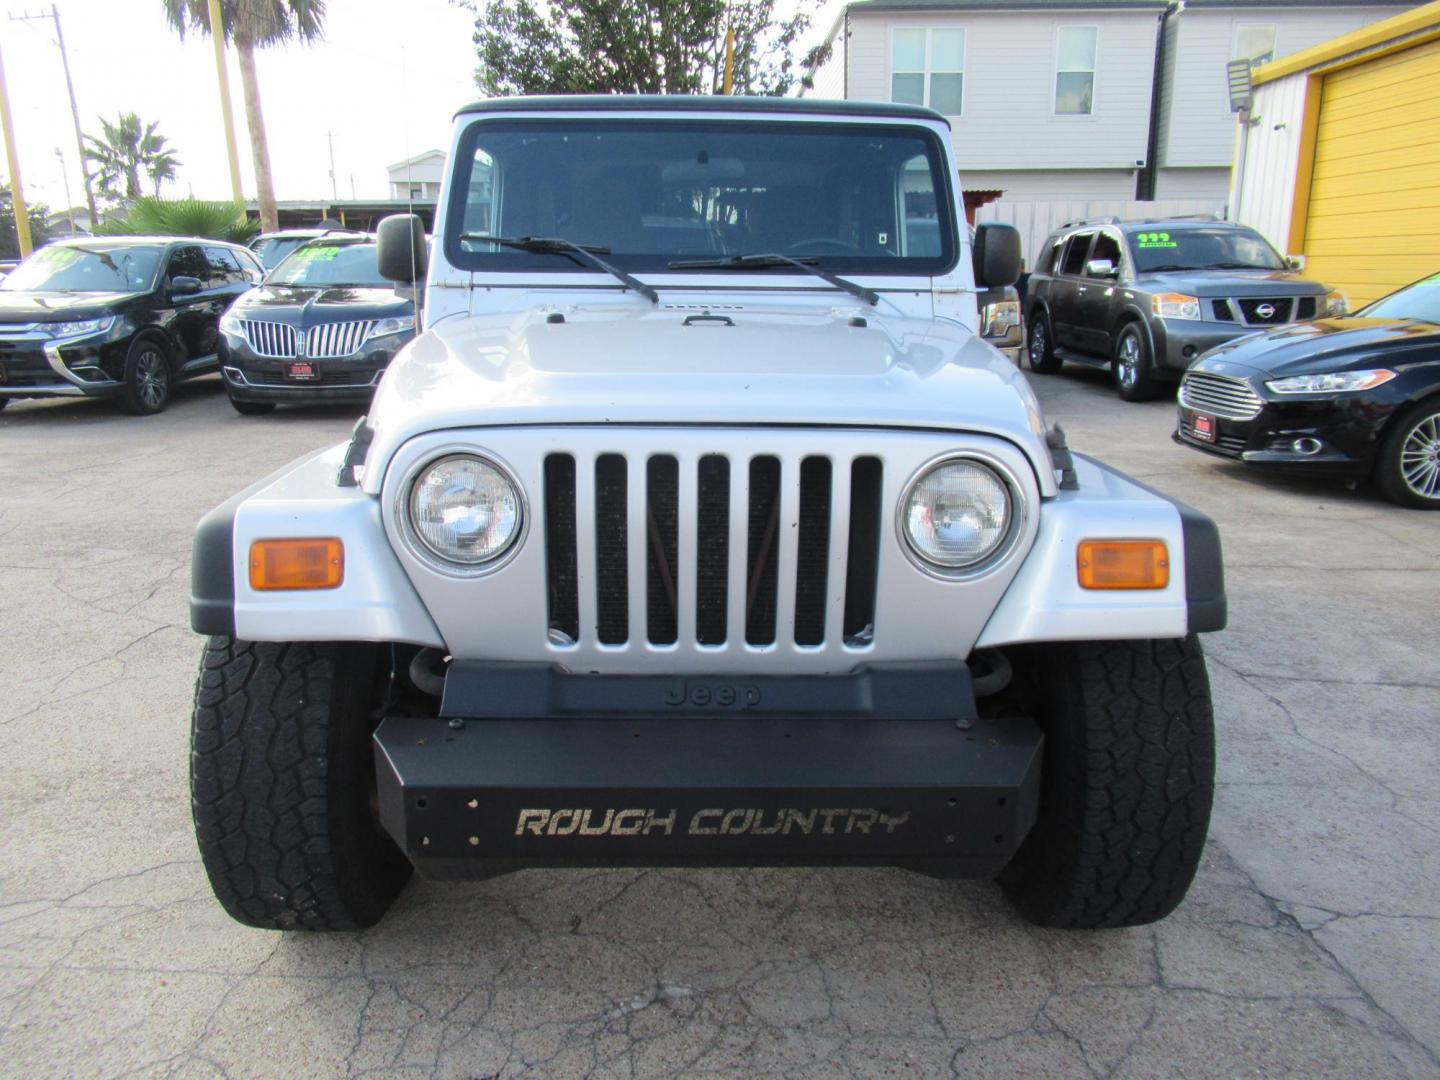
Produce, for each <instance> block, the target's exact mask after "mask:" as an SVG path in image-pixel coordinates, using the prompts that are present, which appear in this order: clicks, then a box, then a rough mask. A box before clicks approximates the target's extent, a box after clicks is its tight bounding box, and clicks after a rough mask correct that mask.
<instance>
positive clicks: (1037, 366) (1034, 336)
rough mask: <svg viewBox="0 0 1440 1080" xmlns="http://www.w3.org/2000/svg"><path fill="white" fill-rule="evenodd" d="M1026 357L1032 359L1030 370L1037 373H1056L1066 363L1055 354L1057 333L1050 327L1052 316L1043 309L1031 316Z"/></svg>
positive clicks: (1026, 335) (1026, 338)
mask: <svg viewBox="0 0 1440 1080" xmlns="http://www.w3.org/2000/svg"><path fill="white" fill-rule="evenodd" d="M1025 357H1026V359H1028V360H1029V361H1030V370H1031V371H1033V372H1035V374H1037V375H1054V374H1055V373H1056V372H1057V371H1059V370H1060V368H1061V367H1062V366H1063V365H1064V363H1065V361H1063V360H1061V359H1060V357H1058V356H1056V355H1055V334H1054V332H1053V331H1052V330H1051V328H1050V316H1049V315H1047V314H1046V313H1045V312H1044V311H1043V310H1041V311H1037V312H1035V314H1033V315H1031V316H1030V326H1029V328H1028V329H1027V330H1026V332H1025Z"/></svg>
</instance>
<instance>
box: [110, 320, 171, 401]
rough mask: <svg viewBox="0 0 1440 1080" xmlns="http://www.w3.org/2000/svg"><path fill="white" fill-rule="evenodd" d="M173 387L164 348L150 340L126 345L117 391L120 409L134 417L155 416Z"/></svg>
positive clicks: (139, 340) (137, 340)
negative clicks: (122, 381)
mask: <svg viewBox="0 0 1440 1080" xmlns="http://www.w3.org/2000/svg"><path fill="white" fill-rule="evenodd" d="M173 383H174V375H173V374H172V372H171V371H170V357H169V356H168V355H167V354H166V351H165V346H163V345H161V344H160V343H159V342H158V341H156V340H155V339H154V338H150V337H138V338H136V339H135V340H134V341H133V342H131V343H130V351H129V353H127V354H126V356H125V382H124V387H123V389H121V391H120V407H121V408H123V409H124V410H125V411H126V412H128V413H130V414H132V415H134V416H150V415H152V414H154V413H158V412H159V411H160V410H161V409H163V408H165V406H166V405H167V404H168V403H169V401H170V388H171V386H172V385H173Z"/></svg>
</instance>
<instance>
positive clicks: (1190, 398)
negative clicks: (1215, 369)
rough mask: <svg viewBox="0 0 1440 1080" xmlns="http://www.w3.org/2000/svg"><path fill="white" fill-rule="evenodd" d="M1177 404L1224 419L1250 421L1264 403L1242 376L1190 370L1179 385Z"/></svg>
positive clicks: (1258, 413)
mask: <svg viewBox="0 0 1440 1080" xmlns="http://www.w3.org/2000/svg"><path fill="white" fill-rule="evenodd" d="M1180 404H1181V405H1184V406H1185V407H1186V408H1187V409H1195V410H1197V411H1198V412H1205V413H1211V414H1213V415H1215V416H1221V417H1224V418H1225V419H1226V420H1253V419H1254V418H1255V417H1256V416H1258V415H1260V410H1261V409H1262V408H1264V405H1265V403H1264V402H1263V401H1261V400H1260V397H1259V395H1257V394H1256V393H1255V391H1254V390H1252V389H1250V384H1249V383H1247V382H1245V381H1244V380H1242V379H1232V378H1229V377H1228V376H1225V375H1215V374H1212V373H1210V372H1208V371H1194V370H1192V371H1190V372H1189V373H1187V374H1186V376H1185V380H1184V381H1183V382H1182V383H1181V384H1180Z"/></svg>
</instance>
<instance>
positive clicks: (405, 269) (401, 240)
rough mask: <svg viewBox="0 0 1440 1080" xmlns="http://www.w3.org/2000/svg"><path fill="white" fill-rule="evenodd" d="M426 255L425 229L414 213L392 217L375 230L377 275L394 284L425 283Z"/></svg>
mask: <svg viewBox="0 0 1440 1080" xmlns="http://www.w3.org/2000/svg"><path fill="white" fill-rule="evenodd" d="M427 255H428V252H427V250H426V247H425V226H424V224H423V223H422V222H421V221H420V219H419V218H418V217H417V216H416V215H414V214H392V215H391V216H390V217H387V218H385V219H384V220H383V221H381V222H380V226H379V228H377V229H376V230H375V257H376V260H377V262H378V263H379V267H380V276H381V277H383V278H385V279H387V280H389V281H393V282H395V283H396V284H397V285H414V284H416V283H417V282H420V281H424V280H425V271H426V269H427V263H428V259H427Z"/></svg>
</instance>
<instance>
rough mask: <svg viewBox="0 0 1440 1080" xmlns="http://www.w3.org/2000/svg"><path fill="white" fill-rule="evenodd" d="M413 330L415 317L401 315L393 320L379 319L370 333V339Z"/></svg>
mask: <svg viewBox="0 0 1440 1080" xmlns="http://www.w3.org/2000/svg"><path fill="white" fill-rule="evenodd" d="M414 329H415V316H414V315H402V316H400V317H398V318H394V319H381V320H380V321H379V322H377V323H376V324H375V328H374V329H373V330H371V331H370V336H371V337H386V336H388V335H390V334H398V333H400V332H402V331H404V330H414Z"/></svg>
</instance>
